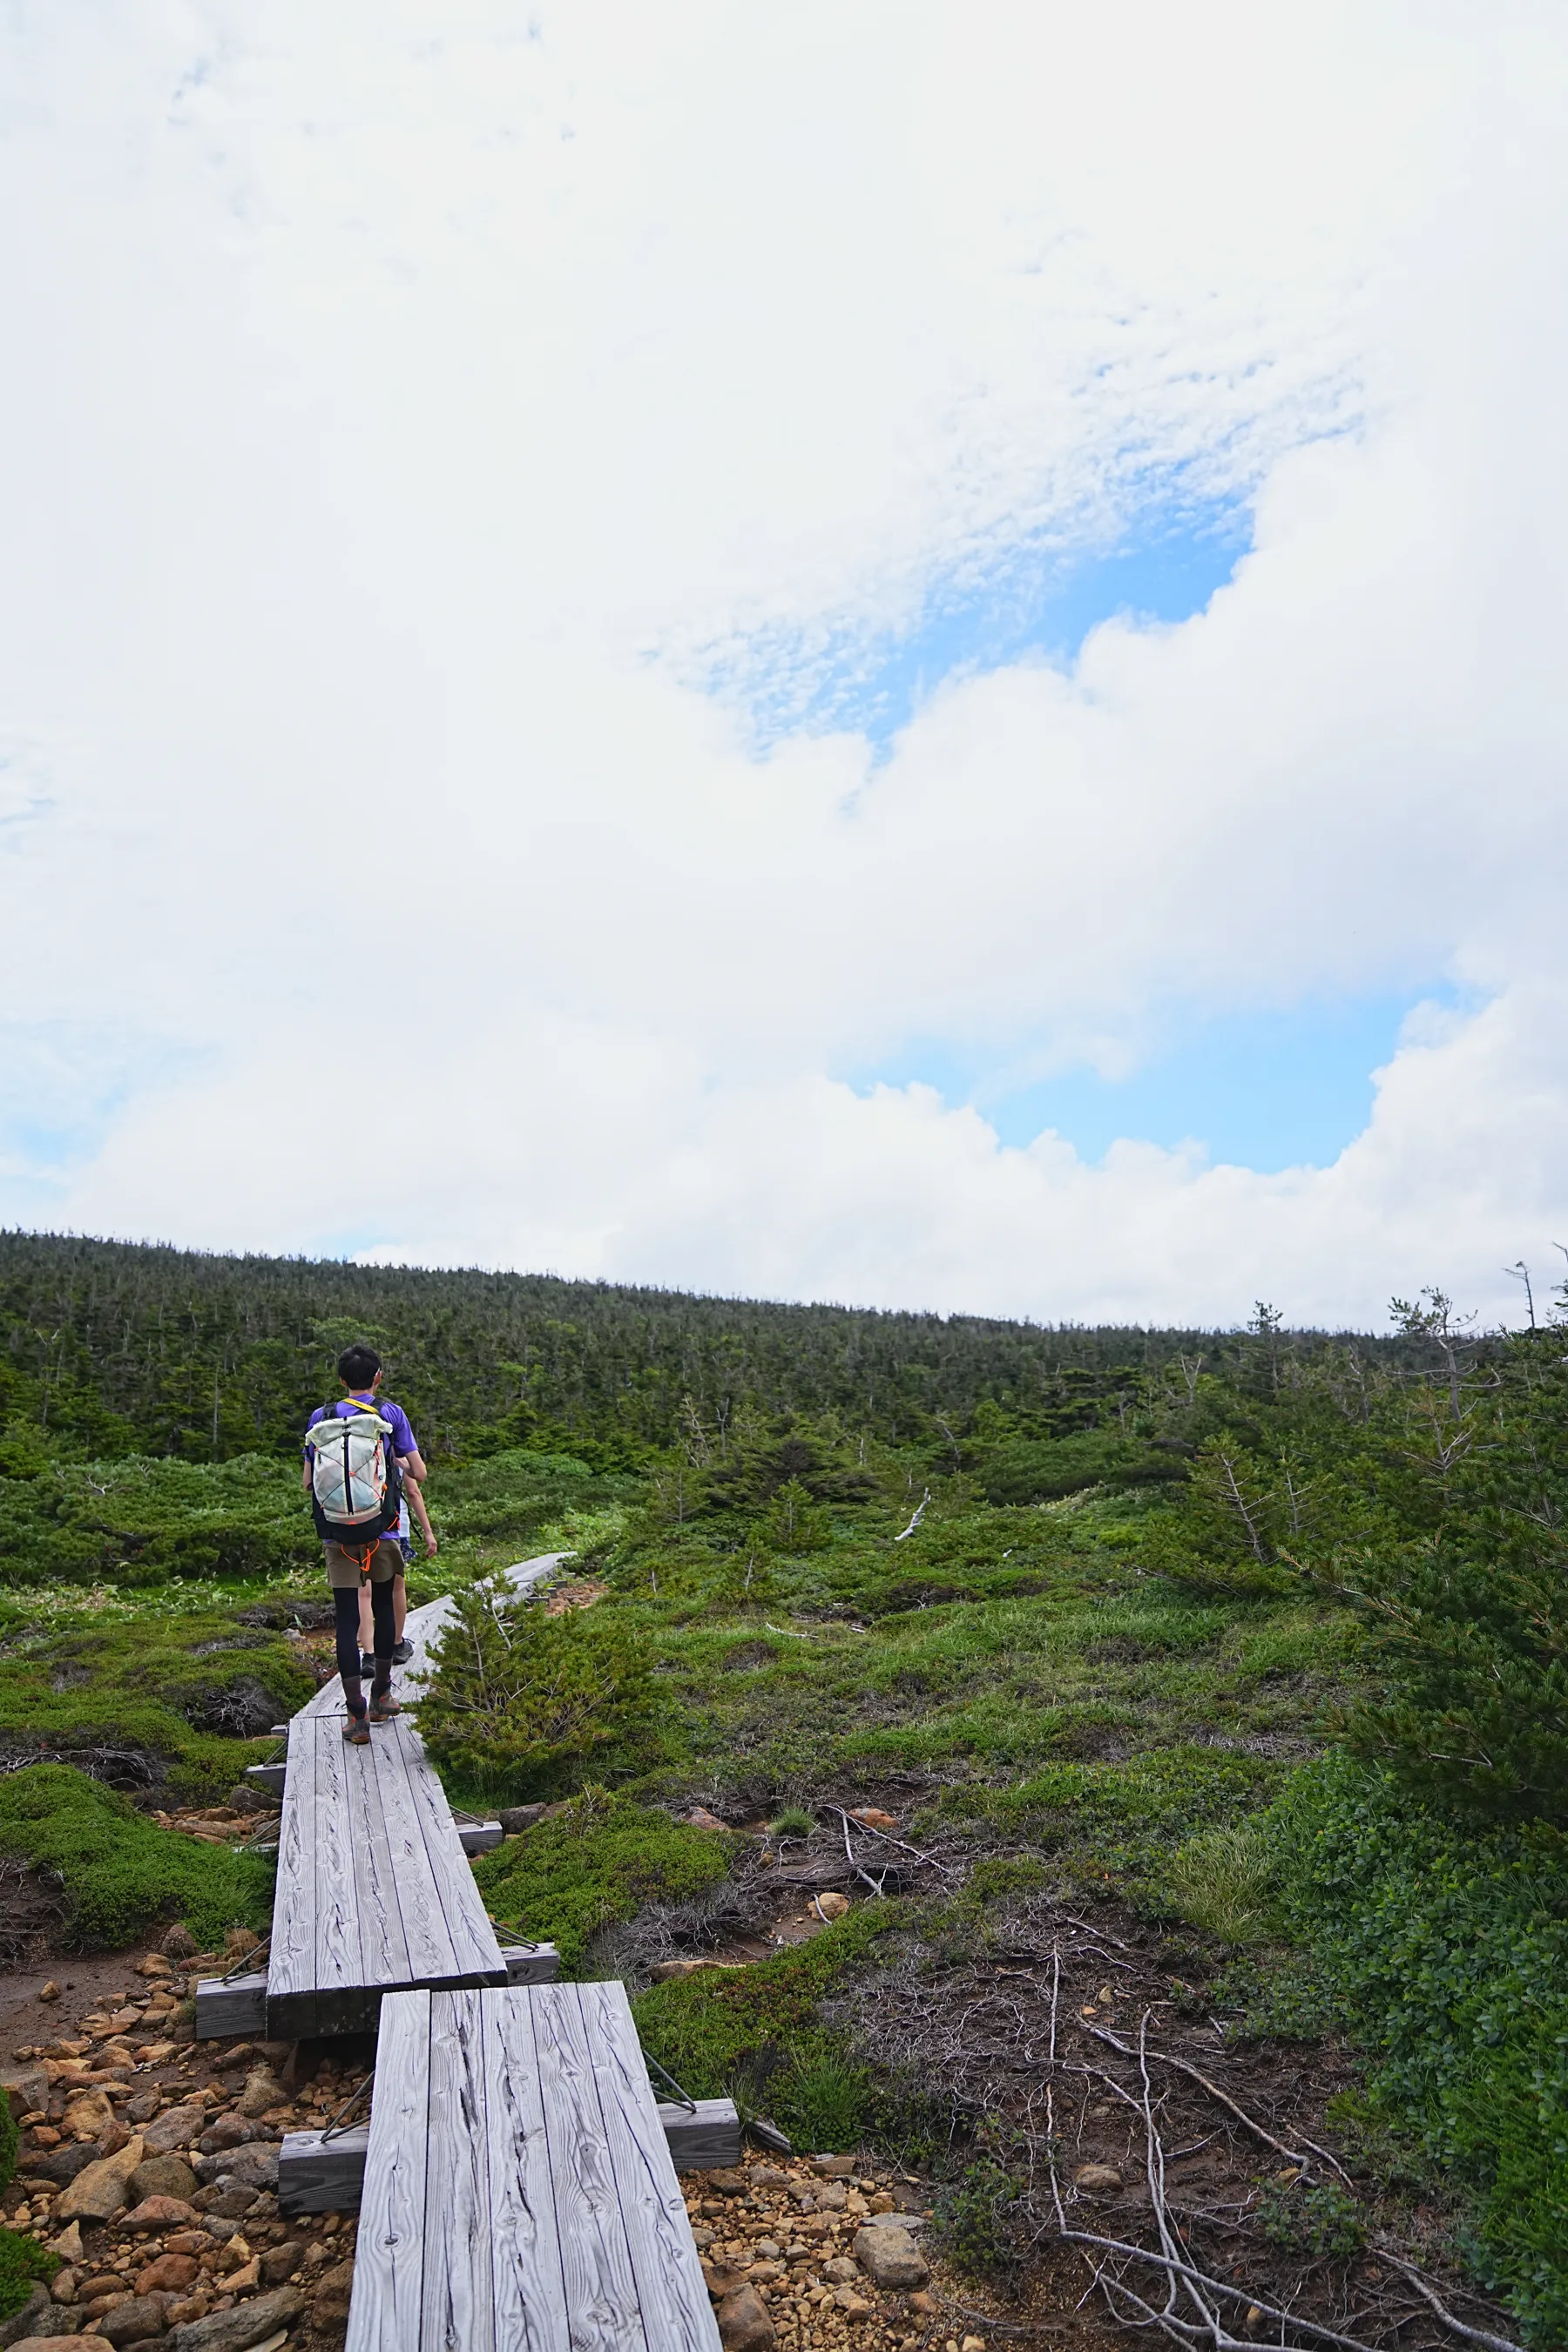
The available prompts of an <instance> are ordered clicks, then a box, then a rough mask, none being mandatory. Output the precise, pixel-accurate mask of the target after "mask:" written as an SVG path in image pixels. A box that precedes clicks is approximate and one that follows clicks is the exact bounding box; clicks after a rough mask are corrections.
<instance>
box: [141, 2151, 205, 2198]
mask: <svg viewBox="0 0 1568 2352" xmlns="http://www.w3.org/2000/svg"><path fill="white" fill-rule="evenodd" d="M127 2189H128V2193H129V2195H130V2198H131V2201H132V2204H134V2205H140V2204H141V2203H142V2200H143V2199H145V2198H149V2197H162V2198H163V2199H164V2200H168V2199H169V2198H171V2197H178V2198H182V2199H184V2200H186V2201H187V2202H188V2201H189V2200H190V2199H191V2198H193V2197H194V2196H195V2193H196V2176H195V2173H194V2172H193V2171H192V2170H191V2168H190V2166H189V2165H188V2164H187V2163H186V2162H185V2159H184V2157H183V2156H144V2157H143V2158H142V2161H141V2163H140V2164H139V2165H138V2166H137V2168H136V2169H135V2171H134V2172H133V2173H132V2176H131V2179H130V2180H129V2182H128V2183H127Z"/></svg>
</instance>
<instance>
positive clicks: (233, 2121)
mask: <svg viewBox="0 0 1568 2352" xmlns="http://www.w3.org/2000/svg"><path fill="white" fill-rule="evenodd" d="M244 2139H245V2125H244V2123H243V2122H242V2121H241V2119H240V2117H239V2116H232V2115H231V2116H219V2117H218V2119H217V2121H216V2124H214V2126H213V2127H212V2129H211V2130H210V2131H205V2132H203V2134H202V2154H203V2155H204V2156H216V2154H218V2152H219V2151H220V2150H221V2149H223V2148H227V2147H240V2146H241V2144H242V2143H243V2141H244Z"/></svg>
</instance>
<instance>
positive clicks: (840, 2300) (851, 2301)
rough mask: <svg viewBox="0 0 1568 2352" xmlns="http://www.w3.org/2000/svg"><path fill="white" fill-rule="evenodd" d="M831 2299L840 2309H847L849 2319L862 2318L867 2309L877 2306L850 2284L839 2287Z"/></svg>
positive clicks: (874, 2308)
mask: <svg viewBox="0 0 1568 2352" xmlns="http://www.w3.org/2000/svg"><path fill="white" fill-rule="evenodd" d="M833 2300H834V2302H835V2303H836V2304H837V2305H838V2308H839V2310H840V2311H847V2313H848V2314H849V2316H850V2318H851V2319H864V2317H865V2316H866V2314H867V2313H868V2311H875V2310H876V2308H877V2306H876V2305H875V2304H874V2303H872V2302H871V2301H870V2300H869V2298H868V2296H866V2295H863V2294H858V2293H857V2291H856V2289H855V2288H854V2287H852V2286H841V2287H839V2288H838V2289H837V2291H836V2293H835V2294H834V2297H833Z"/></svg>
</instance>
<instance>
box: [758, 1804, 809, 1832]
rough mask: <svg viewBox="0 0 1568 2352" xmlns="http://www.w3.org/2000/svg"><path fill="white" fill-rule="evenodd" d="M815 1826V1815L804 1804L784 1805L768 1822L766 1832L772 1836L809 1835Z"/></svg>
mask: <svg viewBox="0 0 1568 2352" xmlns="http://www.w3.org/2000/svg"><path fill="white" fill-rule="evenodd" d="M815 1828H816V1814H815V1813H809V1812H807V1811H806V1809H805V1806H804V1805H785V1806H784V1807H783V1808H782V1809H781V1811H779V1812H778V1813H776V1814H775V1815H774V1817H773V1820H772V1821H771V1822H769V1823H768V1834H769V1836H770V1837H774V1838H804V1837H809V1836H810V1835H811V1832H812V1831H813V1830H814V1829H815Z"/></svg>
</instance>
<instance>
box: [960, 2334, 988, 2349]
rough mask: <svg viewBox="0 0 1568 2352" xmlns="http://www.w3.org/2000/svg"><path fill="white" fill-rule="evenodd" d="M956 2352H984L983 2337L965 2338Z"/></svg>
mask: <svg viewBox="0 0 1568 2352" xmlns="http://www.w3.org/2000/svg"><path fill="white" fill-rule="evenodd" d="M958 2352H985V2338H984V2336H965V2337H964V2339H963V2343H962V2344H961V2345H960V2346H959V2347H958Z"/></svg>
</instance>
